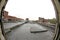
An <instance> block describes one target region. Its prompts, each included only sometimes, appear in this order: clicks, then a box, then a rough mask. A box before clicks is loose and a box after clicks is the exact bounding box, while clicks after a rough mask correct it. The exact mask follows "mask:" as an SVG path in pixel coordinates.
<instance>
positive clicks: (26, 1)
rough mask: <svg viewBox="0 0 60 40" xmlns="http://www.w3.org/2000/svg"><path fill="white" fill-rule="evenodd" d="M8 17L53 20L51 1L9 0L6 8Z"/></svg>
mask: <svg viewBox="0 0 60 40" xmlns="http://www.w3.org/2000/svg"><path fill="white" fill-rule="evenodd" d="M5 10H6V11H8V12H9V15H11V16H16V17H19V18H24V19H25V18H30V19H31V20H36V19H38V17H43V18H46V19H49V18H50V19H51V18H55V11H54V7H53V4H52V2H51V0H9V1H8V3H7V5H6V8H5Z"/></svg>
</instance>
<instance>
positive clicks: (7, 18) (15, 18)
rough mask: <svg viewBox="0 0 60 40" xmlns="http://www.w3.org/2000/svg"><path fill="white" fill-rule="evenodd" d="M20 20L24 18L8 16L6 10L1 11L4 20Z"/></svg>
mask: <svg viewBox="0 0 60 40" xmlns="http://www.w3.org/2000/svg"><path fill="white" fill-rule="evenodd" d="M21 20H24V19H22V18H17V17H14V16H10V15H8V12H7V11H4V12H3V21H4V22H16V21H21Z"/></svg>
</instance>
